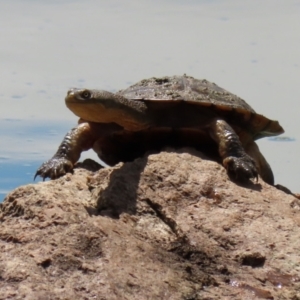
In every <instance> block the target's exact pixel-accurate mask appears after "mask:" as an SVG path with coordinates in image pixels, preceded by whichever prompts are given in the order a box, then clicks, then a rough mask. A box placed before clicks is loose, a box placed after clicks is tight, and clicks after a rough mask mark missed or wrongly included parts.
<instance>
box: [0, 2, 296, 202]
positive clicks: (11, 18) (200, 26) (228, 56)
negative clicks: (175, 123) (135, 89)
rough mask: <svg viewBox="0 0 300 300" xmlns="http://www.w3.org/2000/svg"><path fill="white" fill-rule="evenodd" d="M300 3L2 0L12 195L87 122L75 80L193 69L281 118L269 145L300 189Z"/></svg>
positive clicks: (2, 120) (116, 84)
mask: <svg viewBox="0 0 300 300" xmlns="http://www.w3.org/2000/svg"><path fill="white" fill-rule="evenodd" d="M299 13H300V1H295V0H284V1H283V0H281V1H280V0H275V1H258V0H245V1H243V2H240V1H237V0H235V1H233V0H226V1H225V0H223V1H221V0H211V1H209V0H206V1H205V0H203V1H199V0H197V1H196V0H189V1H183V0H176V1H173V0H172V1H170V0H161V1H141V0H139V1H136V0H129V1H122V0H115V1H111V0H109V1H105V0H103V1H101V2H100V1H95V0H86V1H76V0H73V1H71V0H64V1H46V0H44V1H34V0H14V1H0V25H1V27H0V28H1V29H0V43H1V49H0V62H1V74H2V76H1V82H0V138H1V144H0V201H1V199H3V198H4V195H5V194H6V193H7V192H8V191H10V190H12V189H13V188H15V187H16V186H19V185H21V184H27V183H32V182H33V174H34V173H35V171H36V168H37V166H38V165H40V164H41V163H42V162H43V161H44V160H46V159H48V158H50V157H51V156H52V155H53V154H54V152H55V151H56V149H57V146H58V145H59V143H60V141H61V139H62V137H63V136H64V134H65V133H66V132H67V131H68V130H69V129H70V128H72V126H74V125H75V124H76V117H74V116H73V115H72V113H71V112H70V111H68V110H67V108H66V107H65V105H64V97H65V94H66V91H67V89H68V88H69V87H88V88H101V89H106V90H109V91H115V90H119V89H121V88H125V87H127V86H128V85H130V84H132V83H134V82H137V81H139V80H141V79H142V78H148V77H152V76H165V75H175V74H177V75H180V74H183V73H187V74H188V75H191V76H194V77H196V78H206V79H208V80H210V81H214V82H216V83H217V84H218V85H220V86H221V87H223V88H226V89H228V90H229V91H231V92H233V93H236V94H237V95H239V96H240V97H242V98H244V99H245V100H246V101H247V102H248V103H249V104H250V105H251V106H252V107H254V109H255V110H256V111H258V112H260V113H262V114H264V115H266V116H268V117H270V118H272V119H278V120H279V121H280V123H281V125H282V126H283V127H284V128H285V130H286V133H285V137H286V139H282V140H269V139H263V140H262V141H260V142H259V145H260V148H261V150H262V152H263V153H264V155H265V156H266V157H267V158H268V161H269V162H270V164H271V166H272V168H273V171H274V173H275V178H276V182H277V183H281V184H283V185H286V186H287V187H289V188H290V189H292V190H294V191H298V192H299V191H300V187H299V184H298V175H299V171H298V170H299V167H300V159H299V156H298V153H299V150H300V143H299V141H300V133H299V127H300V126H299V125H300V124H299V123H300V121H299V106H298V102H299V91H298V86H299V82H298V81H299V75H300V74H299V73H300V58H299V49H300V37H299V34H298V31H297V30H296V29H297V28H299V26H300V18H299ZM290 140H291V141H290ZM90 154H91V153H89V154H88V155H87V156H90Z"/></svg>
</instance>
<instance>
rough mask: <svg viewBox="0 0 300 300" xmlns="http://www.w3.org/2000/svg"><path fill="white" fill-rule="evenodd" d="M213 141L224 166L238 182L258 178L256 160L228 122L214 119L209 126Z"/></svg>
mask: <svg viewBox="0 0 300 300" xmlns="http://www.w3.org/2000/svg"><path fill="white" fill-rule="evenodd" d="M209 131H210V135H211V137H212V139H213V140H214V141H215V142H216V143H217V144H218V148H219V154H220V156H221V158H222V160H223V166H224V167H225V168H226V169H227V172H228V173H229V175H232V176H233V177H234V178H235V179H236V180H238V181H245V180H249V179H250V178H256V179H257V178H258V170H257V168H256V164H255V161H254V159H253V158H252V157H251V156H249V155H248V154H247V153H246V152H245V150H244V148H243V146H242V143H241V141H240V139H239V137H238V135H237V134H236V133H235V131H234V130H233V129H232V128H231V126H230V125H228V124H227V122H226V121H224V120H220V119H214V120H213V121H212V122H211V123H210V125H209Z"/></svg>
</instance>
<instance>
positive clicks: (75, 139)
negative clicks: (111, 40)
mask: <svg viewBox="0 0 300 300" xmlns="http://www.w3.org/2000/svg"><path fill="white" fill-rule="evenodd" d="M65 101H66V105H67V107H68V108H69V109H70V110H71V111H72V112H73V113H74V114H75V115H77V116H78V117H80V119H79V125H78V126H77V127H75V128H73V129H72V130H71V131H70V132H68V133H67V135H66V136H65V138H64V139H63V141H62V143H61V145H60V146H59V148H58V150H57V152H56V154H55V155H54V156H53V157H52V158H51V159H50V160H48V161H47V162H45V163H43V164H42V165H41V167H40V168H39V169H38V170H37V172H36V175H35V176H37V175H40V176H41V177H43V179H45V178H46V177H50V178H51V179H55V178H58V177H60V176H62V175H64V174H65V173H66V172H68V171H71V170H72V169H73V166H74V164H75V163H76V162H77V161H78V159H79V157H80V154H81V152H82V151H85V150H88V149H90V148H93V149H94V150H95V151H96V152H97V154H98V156H99V157H100V158H101V159H102V160H103V161H104V162H106V163H108V164H110V165H113V164H115V163H117V162H119V161H128V160H131V159H134V158H136V157H138V156H139V155H142V154H143V153H144V152H146V151H147V150H153V149H154V150H155V149H158V150H159V149H160V148H161V147H163V146H168V145H170V146H181V147H182V146H193V147H196V148H200V149H201V150H203V149H204V150H206V149H209V151H213V148H214V146H215V148H217V150H218V151H217V152H218V155H219V157H220V158H221V160H222V163H223V165H224V167H225V168H226V169H227V171H228V173H229V174H231V175H233V176H234V177H235V178H236V179H237V180H245V179H250V178H257V176H258V174H260V175H261V177H262V178H263V180H264V181H265V182H267V183H269V184H274V178H273V173H272V170H271V168H270V166H269V164H268V163H267V161H266V160H265V158H264V157H263V155H262V154H261V152H260V151H259V149H258V146H257V145H256V143H255V142H254V141H255V140H257V139H259V138H262V137H265V136H274V135H279V134H281V133H283V132H284V131H283V129H282V127H281V126H280V125H279V123H278V122H277V121H272V120H269V119H267V118H266V117H264V116H262V115H259V114H257V113H256V112H255V111H254V110H253V109H252V108H251V107H250V106H249V105H248V104H247V103H246V102H245V101H244V100H242V99H241V98H239V97H237V96H235V95H233V94H231V93H229V92H228V91H226V90H224V89H222V88H220V87H219V86H217V85H216V84H214V83H211V82H209V81H207V80H198V79H194V78H193V77H189V76H186V75H184V76H173V77H163V78H150V79H146V80H142V81H140V82H138V83H136V84H134V85H132V86H131V87H129V88H128V89H125V90H123V91H120V92H118V93H116V94H113V93H110V92H106V91H101V90H89V89H70V90H69V91H68V94H67V96H66V99H65Z"/></svg>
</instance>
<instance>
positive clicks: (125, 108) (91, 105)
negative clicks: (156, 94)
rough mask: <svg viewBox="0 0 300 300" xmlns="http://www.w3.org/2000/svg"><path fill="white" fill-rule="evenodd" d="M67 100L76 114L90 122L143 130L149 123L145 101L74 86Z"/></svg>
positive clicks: (69, 106) (67, 103)
mask: <svg viewBox="0 0 300 300" xmlns="http://www.w3.org/2000/svg"><path fill="white" fill-rule="evenodd" d="M65 101H66V105H67V107H68V108H69V109H70V110H71V111H72V112H73V113H74V114H75V115H76V116H78V117H80V118H81V119H84V120H86V121H89V122H96V123H117V124H119V125H121V126H123V127H124V128H126V129H129V130H141V129H142V128H144V127H145V122H146V123H148V122H147V118H146V117H145V113H146V111H147V107H146V105H145V104H144V103H143V102H141V101H134V100H130V99H127V98H124V97H122V96H121V95H116V94H113V93H110V92H107V91H103V90H94V89H77V88H72V89H70V90H69V91H68V93H67V96H66V98H65ZM147 126H148V125H147Z"/></svg>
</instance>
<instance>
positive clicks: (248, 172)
mask: <svg viewBox="0 0 300 300" xmlns="http://www.w3.org/2000/svg"><path fill="white" fill-rule="evenodd" d="M223 165H224V167H225V168H226V170H227V172H228V173H229V174H230V175H232V176H233V177H235V179H236V180H238V181H245V180H249V179H251V178H255V179H256V181H258V172H257V168H256V165H255V162H254V160H253V159H252V158H251V157H250V156H248V155H245V156H242V157H234V156H229V157H226V158H225V159H224V160H223Z"/></svg>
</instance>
